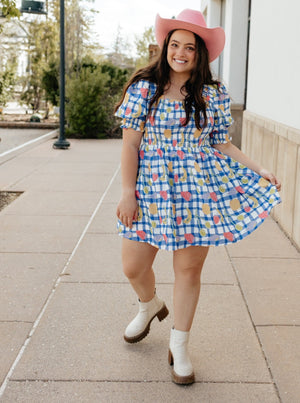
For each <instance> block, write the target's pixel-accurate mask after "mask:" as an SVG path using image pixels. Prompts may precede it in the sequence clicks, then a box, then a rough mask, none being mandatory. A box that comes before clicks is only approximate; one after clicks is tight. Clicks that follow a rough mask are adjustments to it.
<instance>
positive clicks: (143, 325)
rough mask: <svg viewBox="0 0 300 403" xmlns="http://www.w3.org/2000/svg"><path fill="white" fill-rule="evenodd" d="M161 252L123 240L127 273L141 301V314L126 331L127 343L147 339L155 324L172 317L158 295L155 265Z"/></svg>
mask: <svg viewBox="0 0 300 403" xmlns="http://www.w3.org/2000/svg"><path fill="white" fill-rule="evenodd" d="M156 253H157V248H154V247H153V246H151V245H149V244H147V243H142V242H135V241H130V240H128V239H124V240H123V253H122V256H123V270H124V273H125V275H126V276H127V278H128V279H129V281H130V283H131V285H132V287H133V288H134V290H135V292H136V293H137V295H138V297H139V312H138V314H137V315H136V317H135V318H134V319H133V320H132V321H131V322H130V323H129V325H128V326H127V328H126V330H125V334H124V339H125V341H127V342H128V343H137V342H138V341H140V340H142V339H143V338H144V337H146V336H147V334H148V333H149V330H150V325H151V322H152V320H153V319H154V318H155V317H157V318H158V320H159V321H162V320H163V319H164V318H165V317H166V316H167V315H168V313H169V311H168V309H167V307H166V305H165V303H164V301H162V300H161V299H159V298H158V296H157V295H156V293H155V276H154V272H153V270H152V264H153V261H154V258H155V255H156Z"/></svg>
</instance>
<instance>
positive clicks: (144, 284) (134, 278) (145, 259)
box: [122, 238, 158, 302]
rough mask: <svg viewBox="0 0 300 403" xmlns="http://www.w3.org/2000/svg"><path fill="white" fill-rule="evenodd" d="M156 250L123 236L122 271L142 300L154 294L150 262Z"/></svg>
mask: <svg viewBox="0 0 300 403" xmlns="http://www.w3.org/2000/svg"><path fill="white" fill-rule="evenodd" d="M157 251H158V249H157V248H155V247H154V246H152V245H150V244H148V243H144V242H137V241H130V240H129V239H126V238H123V244H122V261H123V271H124V274H125V276H126V277H127V278H128V280H129V281H130V284H131V285H132V287H133V289H134V290H135V292H136V293H137V295H138V297H139V299H140V301H142V302H148V301H150V300H151V299H152V298H153V296H154V294H155V276H154V272H153V269H152V264H153V261H154V258H155V256H156V253H157Z"/></svg>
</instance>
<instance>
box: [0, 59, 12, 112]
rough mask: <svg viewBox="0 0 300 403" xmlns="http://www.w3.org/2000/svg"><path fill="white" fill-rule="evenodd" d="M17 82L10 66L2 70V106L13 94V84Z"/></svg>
mask: <svg viewBox="0 0 300 403" xmlns="http://www.w3.org/2000/svg"><path fill="white" fill-rule="evenodd" d="M14 84H15V76H14V72H13V70H12V69H10V68H9V67H8V68H7V69H6V70H5V71H3V72H0V107H3V106H5V105H6V103H7V102H8V101H9V99H10V98H11V96H12V91H13V86H14Z"/></svg>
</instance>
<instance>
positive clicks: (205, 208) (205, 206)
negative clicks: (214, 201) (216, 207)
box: [202, 203, 210, 215]
mask: <svg viewBox="0 0 300 403" xmlns="http://www.w3.org/2000/svg"><path fill="white" fill-rule="evenodd" d="M202 211H203V213H204V214H205V215H209V214H210V207H209V204H207V203H204V204H203V205H202Z"/></svg>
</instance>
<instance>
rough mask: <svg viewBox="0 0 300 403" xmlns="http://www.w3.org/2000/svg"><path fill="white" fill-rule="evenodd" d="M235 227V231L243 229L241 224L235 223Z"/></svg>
mask: <svg viewBox="0 0 300 403" xmlns="http://www.w3.org/2000/svg"><path fill="white" fill-rule="evenodd" d="M235 229H236V230H237V231H242V229H243V226H242V224H236V226H235Z"/></svg>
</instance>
